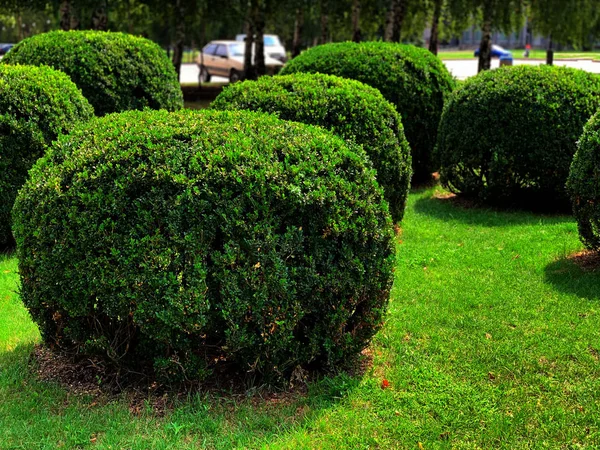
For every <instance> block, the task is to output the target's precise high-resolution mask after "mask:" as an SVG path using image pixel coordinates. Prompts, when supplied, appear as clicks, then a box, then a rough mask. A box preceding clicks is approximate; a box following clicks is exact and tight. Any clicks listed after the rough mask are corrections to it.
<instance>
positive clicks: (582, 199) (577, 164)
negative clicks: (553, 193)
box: [567, 113, 600, 250]
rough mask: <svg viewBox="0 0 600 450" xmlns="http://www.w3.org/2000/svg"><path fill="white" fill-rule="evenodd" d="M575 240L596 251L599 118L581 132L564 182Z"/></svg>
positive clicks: (599, 219)
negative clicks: (575, 229)
mask: <svg viewBox="0 0 600 450" xmlns="http://www.w3.org/2000/svg"><path fill="white" fill-rule="evenodd" d="M567 190H568V192H569V195H570V196H571V203H572V205H573V213H574V215H575V218H576V219H577V226H578V228H579V237H580V238H581V241H582V242H583V243H584V245H585V246H586V247H587V248H589V249H592V250H600V114H598V113H597V114H596V115H595V116H593V117H592V118H591V119H590V121H589V122H588V123H587V125H586V126H585V128H584V131H583V135H582V136H581V138H580V140H579V143H578V145H577V152H576V153H575V157H574V158H573V163H572V165H571V172H570V173H569V178H568V179H567Z"/></svg>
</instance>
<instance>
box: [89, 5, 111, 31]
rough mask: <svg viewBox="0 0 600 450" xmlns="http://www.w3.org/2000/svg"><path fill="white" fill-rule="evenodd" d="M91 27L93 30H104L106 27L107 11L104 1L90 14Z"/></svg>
mask: <svg viewBox="0 0 600 450" xmlns="http://www.w3.org/2000/svg"><path fill="white" fill-rule="evenodd" d="M92 27H93V28H94V30H99V31H106V30H107V29H108V13H107V7H106V2H105V1H104V2H101V4H100V6H99V7H98V8H96V9H95V10H94V13H93V14H92Z"/></svg>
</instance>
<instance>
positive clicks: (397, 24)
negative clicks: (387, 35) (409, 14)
mask: <svg viewBox="0 0 600 450" xmlns="http://www.w3.org/2000/svg"><path fill="white" fill-rule="evenodd" d="M405 15H406V0H395V1H394V19H393V21H392V42H400V40H401V39H402V24H403V23H404V16H405Z"/></svg>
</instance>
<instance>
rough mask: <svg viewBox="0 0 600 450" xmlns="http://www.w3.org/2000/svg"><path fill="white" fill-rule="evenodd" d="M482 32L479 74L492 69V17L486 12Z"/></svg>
mask: <svg viewBox="0 0 600 450" xmlns="http://www.w3.org/2000/svg"><path fill="white" fill-rule="evenodd" d="M481 31H482V32H483V34H482V36H481V43H480V44H479V66H478V68H477V72H481V71H482V70H490V68H491V67H492V22H491V20H490V17H489V16H488V15H485V12H484V18H483V26H482V27H481Z"/></svg>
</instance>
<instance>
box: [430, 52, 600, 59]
mask: <svg viewBox="0 0 600 450" xmlns="http://www.w3.org/2000/svg"><path fill="white" fill-rule="evenodd" d="M510 51H511V52H512V54H513V57H514V58H517V59H520V58H523V52H524V51H525V50H523V49H511V50H510ZM438 56H439V57H440V58H441V59H442V60H444V59H474V56H473V50H451V51H445V50H440V51H439V53H438ZM529 58H530V59H544V60H545V59H546V50H531V51H530V52H529ZM554 59H555V60H560V59H600V52H576V51H561V52H554Z"/></svg>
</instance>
